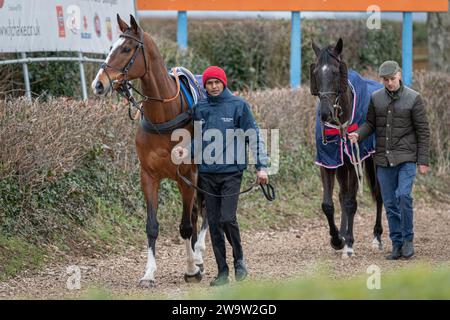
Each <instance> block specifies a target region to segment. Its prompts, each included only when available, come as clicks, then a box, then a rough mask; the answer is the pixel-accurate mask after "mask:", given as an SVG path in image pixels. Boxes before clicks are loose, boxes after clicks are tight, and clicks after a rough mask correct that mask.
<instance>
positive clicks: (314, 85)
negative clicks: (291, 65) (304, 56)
mask: <svg viewBox="0 0 450 320" xmlns="http://www.w3.org/2000/svg"><path fill="white" fill-rule="evenodd" d="M315 68H316V64H315V63H311V64H310V65H309V90H310V91H311V94H312V95H313V96H318V95H319V88H318V87H317V81H316V77H315V76H314V69H315Z"/></svg>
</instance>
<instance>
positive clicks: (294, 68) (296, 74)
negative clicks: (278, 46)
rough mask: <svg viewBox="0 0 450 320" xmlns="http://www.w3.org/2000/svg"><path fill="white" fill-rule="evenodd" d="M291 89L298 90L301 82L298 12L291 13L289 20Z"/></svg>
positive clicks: (300, 35)
mask: <svg viewBox="0 0 450 320" xmlns="http://www.w3.org/2000/svg"><path fill="white" fill-rule="evenodd" d="M290 71H291V87H292V88H298V87H300V83H301V80H302V33H301V28H300V11H292V19H291V70H290Z"/></svg>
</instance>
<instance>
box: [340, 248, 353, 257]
mask: <svg viewBox="0 0 450 320" xmlns="http://www.w3.org/2000/svg"><path fill="white" fill-rule="evenodd" d="M354 256H355V253H354V252H353V248H350V247H347V246H345V247H344V250H343V251H342V255H341V257H342V259H349V258H352V257H354Z"/></svg>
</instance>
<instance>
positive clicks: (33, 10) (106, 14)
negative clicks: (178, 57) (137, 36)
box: [0, 0, 135, 53]
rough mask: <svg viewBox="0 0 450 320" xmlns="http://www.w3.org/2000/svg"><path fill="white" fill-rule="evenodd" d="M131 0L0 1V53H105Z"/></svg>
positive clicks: (131, 11) (127, 14) (126, 16)
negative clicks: (119, 18)
mask: <svg viewBox="0 0 450 320" xmlns="http://www.w3.org/2000/svg"><path fill="white" fill-rule="evenodd" d="M117 14H120V16H121V18H122V19H123V20H124V21H127V22H128V21H129V17H130V14H133V15H134V14H135V7H134V0H0V52H31V51H81V52H90V53H107V52H108V51H109V48H110V47H111V44H112V43H113V42H114V41H115V40H117V38H118V36H119V29H118V25H117V18H116V16H117Z"/></svg>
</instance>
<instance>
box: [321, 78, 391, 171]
mask: <svg viewBox="0 0 450 320" xmlns="http://www.w3.org/2000/svg"><path fill="white" fill-rule="evenodd" d="M348 83H349V86H350V88H351V90H352V93H353V107H352V117H351V122H350V123H349V127H348V132H352V131H355V130H356V129H358V128H359V126H361V125H362V124H363V123H364V122H365V121H366V115H367V110H368V108H369V103H370V96H371V94H372V92H374V91H376V90H378V89H380V88H382V87H383V85H382V84H380V83H378V82H376V81H373V80H369V79H366V78H363V77H361V76H360V75H359V74H358V73H357V72H356V71H354V70H349V71H348ZM319 109H320V108H319V105H317V112H316V151H317V152H316V161H315V163H316V164H317V165H319V166H322V167H325V168H329V169H334V168H338V167H340V166H342V165H343V164H344V154H345V155H347V157H348V158H349V160H350V162H352V163H354V160H353V159H352V150H351V145H350V140H348V139H347V137H346V136H344V137H340V135H339V129H338V127H336V126H333V125H331V124H328V123H326V124H325V135H326V136H327V143H326V144H324V143H323V141H322V129H321V127H320V110H319ZM354 152H356V151H355V150H354ZM373 153H375V134H372V135H371V136H370V137H368V138H367V139H365V140H363V141H360V142H359V156H360V158H361V161H363V160H364V159H366V158H367V157H369V156H370V155H371V154H373ZM355 161H356V159H355Z"/></svg>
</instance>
